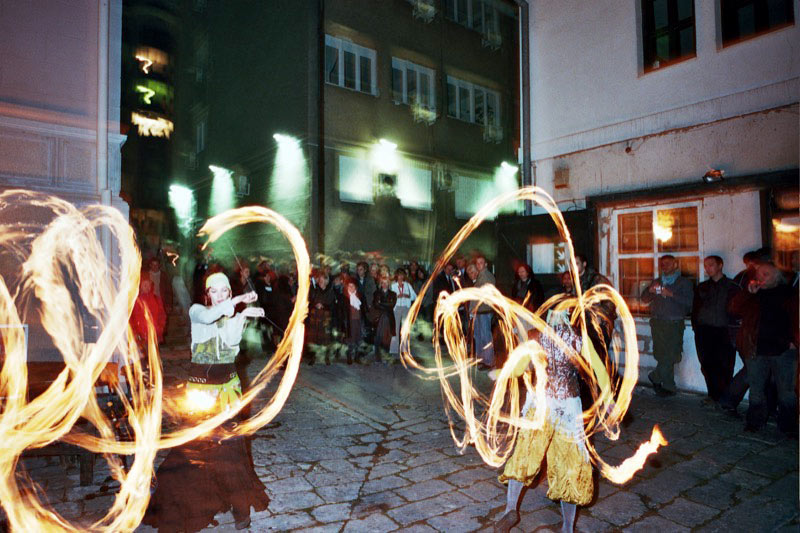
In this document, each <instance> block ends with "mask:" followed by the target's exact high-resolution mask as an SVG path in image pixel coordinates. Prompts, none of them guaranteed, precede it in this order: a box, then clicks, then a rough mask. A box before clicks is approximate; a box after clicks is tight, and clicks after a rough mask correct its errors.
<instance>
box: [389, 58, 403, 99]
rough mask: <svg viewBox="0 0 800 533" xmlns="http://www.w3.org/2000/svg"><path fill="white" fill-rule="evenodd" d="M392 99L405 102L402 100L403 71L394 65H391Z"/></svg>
mask: <svg viewBox="0 0 800 533" xmlns="http://www.w3.org/2000/svg"><path fill="white" fill-rule="evenodd" d="M392 100H393V101H395V102H405V101H404V100H403V71H402V70H400V69H399V68H396V67H392Z"/></svg>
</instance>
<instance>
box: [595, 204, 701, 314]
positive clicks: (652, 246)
mask: <svg viewBox="0 0 800 533" xmlns="http://www.w3.org/2000/svg"><path fill="white" fill-rule="evenodd" d="M699 210H700V203H699V202H687V203H682V204H672V205H659V206H653V207H648V208H631V209H620V210H616V211H614V214H613V231H612V239H613V240H612V243H611V245H612V249H615V254H612V257H611V260H612V265H611V268H612V271H613V272H614V277H615V278H616V282H617V283H616V285H617V287H618V289H619V292H620V294H621V295H622V297H623V298H624V299H625V301H626V302H627V304H628V307H629V308H630V310H631V312H633V313H634V314H643V313H646V312H647V309H648V306H647V305H645V304H643V303H642V301H641V295H642V292H643V291H644V290H645V289H646V287H647V286H648V284H649V283H650V282H651V281H652V280H653V279H654V278H656V277H657V276H658V275H659V272H658V259H659V257H661V256H663V255H666V254H671V255H673V256H675V258H676V259H677V260H678V266H679V268H680V271H681V275H682V276H684V277H686V278H688V279H690V280H692V282H693V283H695V284H696V283H697V282H698V280H699V279H700V265H701V264H702V263H703V251H702V249H701V246H700V243H701V242H702V239H701V234H700V230H701V228H700V225H699V220H700V218H699ZM615 245H616V246H615Z"/></svg>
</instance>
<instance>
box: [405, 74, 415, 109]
mask: <svg viewBox="0 0 800 533" xmlns="http://www.w3.org/2000/svg"><path fill="white" fill-rule="evenodd" d="M406 96H407V97H408V103H409V104H414V103H416V101H417V71H416V70H412V69H408V70H406Z"/></svg>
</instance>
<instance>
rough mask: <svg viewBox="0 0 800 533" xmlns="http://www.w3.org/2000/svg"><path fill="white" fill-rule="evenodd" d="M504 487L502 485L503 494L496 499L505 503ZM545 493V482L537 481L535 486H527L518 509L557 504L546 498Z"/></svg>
mask: <svg viewBox="0 0 800 533" xmlns="http://www.w3.org/2000/svg"><path fill="white" fill-rule="evenodd" d="M505 489H506V487H505V485H503V494H502V495H501V496H499V497H498V500H499V501H501V502H503V503H505V496H506V493H505ZM546 494H547V484H546V483H544V482H542V483H539V484H538V485H537V486H536V487H535V488H529V489H528V490H526V491H525V494H524V495H523V496H522V501H521V502H520V503H519V510H520V511H521V512H522V511H524V512H532V511H538V510H539V509H545V508H547V507H552V508H553V509H555V508H556V507H557V506H558V504H556V503H555V502H553V500H551V499H550V498H548V497H547V496H546Z"/></svg>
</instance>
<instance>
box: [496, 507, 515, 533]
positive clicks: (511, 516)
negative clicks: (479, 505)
mask: <svg viewBox="0 0 800 533" xmlns="http://www.w3.org/2000/svg"><path fill="white" fill-rule="evenodd" d="M518 523H519V512H518V511H509V512H507V513H506V514H504V515H503V516H502V517H501V518H500V520H498V521H497V522H495V524H494V532H495V533H509V531H511V528H512V527H514V526H515V525H517V524H518Z"/></svg>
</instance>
